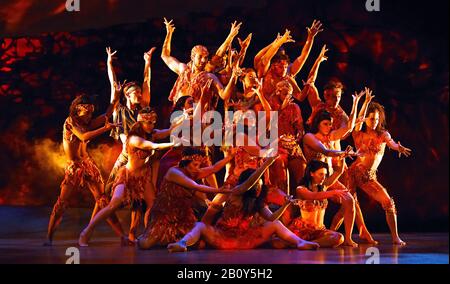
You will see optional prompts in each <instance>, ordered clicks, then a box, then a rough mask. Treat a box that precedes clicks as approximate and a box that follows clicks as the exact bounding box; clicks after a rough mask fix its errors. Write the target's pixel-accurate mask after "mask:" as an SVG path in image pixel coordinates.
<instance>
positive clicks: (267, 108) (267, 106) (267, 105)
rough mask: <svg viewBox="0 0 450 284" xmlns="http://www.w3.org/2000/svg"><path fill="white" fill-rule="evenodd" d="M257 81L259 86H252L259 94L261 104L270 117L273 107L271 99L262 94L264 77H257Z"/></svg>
mask: <svg viewBox="0 0 450 284" xmlns="http://www.w3.org/2000/svg"><path fill="white" fill-rule="evenodd" d="M256 81H257V82H258V86H257V87H256V88H252V91H253V92H255V94H256V95H257V96H258V98H259V101H260V102H261V105H262V106H263V108H264V110H265V111H266V117H267V118H269V117H270V112H271V111H272V107H271V106H270V103H269V101H267V99H266V97H265V96H264V95H263V94H262V85H263V79H262V78H261V79H256Z"/></svg>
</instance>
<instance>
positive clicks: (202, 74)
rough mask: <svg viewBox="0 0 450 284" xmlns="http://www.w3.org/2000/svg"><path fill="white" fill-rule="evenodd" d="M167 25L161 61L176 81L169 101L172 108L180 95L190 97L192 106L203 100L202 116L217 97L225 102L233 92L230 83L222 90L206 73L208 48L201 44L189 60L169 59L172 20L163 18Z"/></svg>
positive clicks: (172, 28) (217, 82)
mask: <svg viewBox="0 0 450 284" xmlns="http://www.w3.org/2000/svg"><path fill="white" fill-rule="evenodd" d="M164 24H165V26H166V32H167V34H166V38H165V40H164V44H163V49H162V52H161V58H162V60H163V61H164V63H166V65H167V66H168V67H169V68H170V70H172V71H173V72H175V73H177V75H178V79H177V81H176V82H175V85H174V86H173V88H172V90H171V92H170V95H169V101H171V102H173V104H174V105H175V104H176V102H177V101H178V99H179V98H180V97H182V96H191V97H192V98H193V99H194V102H195V103H198V102H200V98H203V101H202V103H201V104H202V111H201V114H203V113H204V112H206V111H207V110H210V109H213V110H214V109H215V108H216V107H217V103H218V99H219V97H220V98H221V99H223V100H227V99H228V98H229V97H230V95H231V92H232V89H233V87H234V86H233V80H232V79H231V80H230V82H229V84H228V85H227V86H226V87H225V88H224V87H223V85H222V83H221V82H220V81H219V79H218V78H217V77H216V76H215V75H214V74H212V73H209V72H208V71H206V70H205V67H206V63H207V62H208V56H209V52H208V49H207V48H206V47H204V46H202V45H196V46H194V47H193V48H192V50H191V61H190V62H189V63H187V64H186V63H182V62H180V61H179V60H178V59H176V58H175V57H173V56H171V55H170V54H171V41H172V35H173V32H174V31H175V27H174V25H173V24H172V20H170V21H167V20H166V19H164Z"/></svg>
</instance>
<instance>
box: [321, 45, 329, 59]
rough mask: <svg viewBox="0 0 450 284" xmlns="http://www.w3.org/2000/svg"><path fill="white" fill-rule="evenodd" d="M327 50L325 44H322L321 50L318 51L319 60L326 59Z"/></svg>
mask: <svg viewBox="0 0 450 284" xmlns="http://www.w3.org/2000/svg"><path fill="white" fill-rule="evenodd" d="M327 51H328V48H327V45H326V44H324V45H323V47H322V50H321V51H320V54H319V62H323V61H327V60H328V56H327V55H326V53H327Z"/></svg>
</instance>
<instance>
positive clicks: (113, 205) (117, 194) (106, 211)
mask: <svg viewBox="0 0 450 284" xmlns="http://www.w3.org/2000/svg"><path fill="white" fill-rule="evenodd" d="M124 196H125V185H123V184H119V185H117V186H116V187H115V189H114V195H113V198H112V199H111V202H110V203H109V204H108V206H106V207H104V208H102V209H101V210H100V211H99V212H98V213H97V215H95V217H94V219H92V220H91V222H90V223H89V225H88V226H87V227H86V228H85V229H84V230H83V231H82V232H81V234H80V238H79V239H78V244H79V245H80V246H87V245H88V241H89V238H90V236H91V234H92V232H93V230H94V228H95V226H97V225H98V223H99V222H100V221H102V220H106V219H107V218H108V217H109V216H111V214H113V213H114V212H115V211H116V210H117V209H118V208H119V207H120V205H121V204H122V203H123V200H124ZM123 238H126V236H125V235H123Z"/></svg>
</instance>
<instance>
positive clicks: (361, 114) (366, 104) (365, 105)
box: [353, 87, 375, 132]
mask: <svg viewBox="0 0 450 284" xmlns="http://www.w3.org/2000/svg"><path fill="white" fill-rule="evenodd" d="M365 93H366V97H365V100H364V103H363V105H362V106H361V110H360V111H359V114H358V119H359V120H360V121H359V122H357V123H356V125H355V129H354V130H353V131H354V132H355V131H356V132H358V131H361V128H362V126H363V123H364V119H365V118H366V115H367V109H368V108H369V104H370V102H371V101H372V99H373V98H374V97H375V96H372V90H370V89H369V88H367V87H366V88H365Z"/></svg>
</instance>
